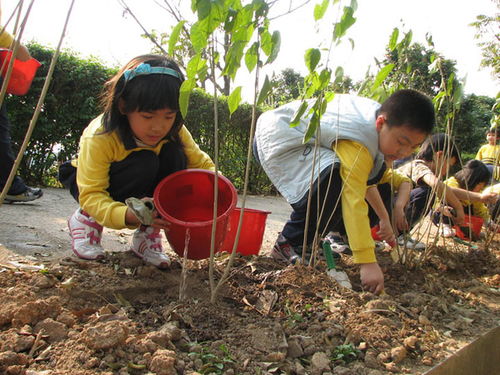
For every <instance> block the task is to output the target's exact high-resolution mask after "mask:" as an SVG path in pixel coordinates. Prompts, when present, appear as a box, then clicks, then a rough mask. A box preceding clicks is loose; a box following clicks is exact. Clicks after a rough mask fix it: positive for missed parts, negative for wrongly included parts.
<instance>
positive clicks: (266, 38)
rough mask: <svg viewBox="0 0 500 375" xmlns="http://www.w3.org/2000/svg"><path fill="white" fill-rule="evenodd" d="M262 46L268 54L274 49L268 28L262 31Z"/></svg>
mask: <svg viewBox="0 0 500 375" xmlns="http://www.w3.org/2000/svg"><path fill="white" fill-rule="evenodd" d="M260 48H262V51H263V52H264V53H265V54H266V56H269V55H271V51H272V50H273V41H272V37H271V34H270V33H269V31H267V28H266V29H265V30H263V31H261V33H260Z"/></svg>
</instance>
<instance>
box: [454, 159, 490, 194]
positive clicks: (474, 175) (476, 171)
mask: <svg viewBox="0 0 500 375" xmlns="http://www.w3.org/2000/svg"><path fill="white" fill-rule="evenodd" d="M454 177H455V178H456V179H457V181H458V185H459V186H460V187H461V188H462V189H465V190H473V189H474V188H475V187H476V186H477V185H478V184H480V183H481V182H483V183H484V184H485V185H487V184H488V183H489V182H490V179H491V173H490V170H489V169H488V167H487V166H486V165H485V164H484V163H483V162H482V161H480V160H475V159H472V160H469V161H468V162H467V163H465V165H464V167H463V168H462V169H461V170H459V171H458V172H457V173H455V175H454Z"/></svg>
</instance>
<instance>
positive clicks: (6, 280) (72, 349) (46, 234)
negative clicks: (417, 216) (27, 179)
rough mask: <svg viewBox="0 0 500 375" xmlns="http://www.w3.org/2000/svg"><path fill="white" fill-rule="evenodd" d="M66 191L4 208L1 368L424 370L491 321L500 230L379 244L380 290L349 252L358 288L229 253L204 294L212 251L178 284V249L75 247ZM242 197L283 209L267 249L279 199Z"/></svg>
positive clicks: (372, 374) (121, 242) (249, 373)
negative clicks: (140, 252)
mask: <svg viewBox="0 0 500 375" xmlns="http://www.w3.org/2000/svg"><path fill="white" fill-rule="evenodd" d="M67 195H68V194H67V192H64V191H60V190H55V189H48V190H47V191H46V195H45V196H44V197H43V198H42V199H41V200H39V201H38V202H36V203H32V204H24V205H3V206H2V207H0V212H1V215H0V233H1V234H0V236H1V237H0V242H1V243H2V245H0V373H1V374H31V375H36V374H40V375H42V374H43V375H58V374H77V375H79V374H81V375H90V374H92V375H93V374H120V375H124V374H196V373H199V374H226V375H231V374H241V375H243V374H246V375H254V374H311V375H316V374H318V375H319V374H324V375H327V374H344V375H346V374H353V375H355V374H356V375H358V374H359V375H363V374H364V375H377V374H386V373H387V374H388V373H400V374H404V373H408V374H421V373H423V372H425V371H426V370H428V369H429V368H430V367H432V366H434V365H436V364H438V363H439V362H441V361H442V360H444V359H445V358H446V357H448V356H449V355H450V354H451V353H453V352H455V351H456V350H457V349H459V348H461V347H462V346H464V345H465V344H467V343H469V342H471V341H472V340H473V339H475V338H476V337H478V336H479V335H481V334H483V333H485V332H486V331H488V330H489V329H491V328H493V327H495V326H497V325H498V318H499V296H500V292H499V291H500V275H499V273H500V260H499V258H500V251H499V245H500V241H499V240H500V238H498V240H497V238H495V239H494V241H493V242H492V243H491V244H490V246H489V249H485V248H484V243H483V242H477V243H476V244H477V245H478V248H477V249H474V248H469V247H467V246H464V245H460V244H457V243H455V242H453V241H452V240H446V242H444V241H443V240H439V241H438V245H439V246H435V247H432V248H431V250H430V253H428V254H427V255H428V256H427V259H426V260H423V261H422V262H421V264H420V265H419V266H418V268H413V269H409V267H407V266H401V265H399V264H397V263H394V261H393V259H392V258H391V255H390V253H389V252H387V251H384V252H381V253H379V254H378V259H379V262H380V263H381V265H382V267H383V269H384V273H385V275H386V294H385V295H383V296H380V297H377V296H374V295H372V294H370V293H365V292H363V291H361V288H360V283H359V273H358V271H357V267H355V266H354V265H352V264H351V262H350V259H349V258H348V257H344V258H343V259H342V262H341V265H342V266H343V267H344V269H345V270H346V272H347V273H348V274H349V276H350V278H351V281H352V282H353V286H354V290H353V291H351V290H347V289H344V288H342V287H340V286H338V284H337V283H336V282H335V281H333V280H332V279H330V278H329V277H328V276H327V275H326V273H325V272H324V266H323V265H322V264H321V263H320V264H319V266H318V267H317V268H316V269H313V268H311V267H304V266H288V267H286V266H285V265H284V264H281V263H279V262H277V261H274V260H272V259H270V258H268V257H265V256H260V257H237V258H236V261H235V264H234V266H233V269H232V271H231V274H230V279H229V281H228V282H227V283H226V284H224V286H223V287H222V288H221V290H220V293H219V295H218V298H217V300H216V302H215V303H210V281H209V272H208V262H207V261H199V262H194V261H189V262H188V264H187V265H186V269H187V270H188V272H187V277H186V284H185V286H184V288H181V284H182V283H181V280H182V266H181V263H182V260H180V259H178V258H176V261H175V262H174V264H173V266H172V268H171V269H170V270H165V271H160V270H158V269H156V268H154V267H150V266H147V265H144V264H143V263H142V261H140V260H139V259H137V258H136V257H135V256H133V255H132V254H131V253H130V252H128V251H124V250H126V248H127V245H126V243H127V242H128V240H129V237H130V231H108V232H107V233H106V236H107V238H106V237H105V242H104V244H105V248H106V249H111V250H113V251H110V252H109V254H108V256H107V257H106V259H105V260H103V261H100V262H92V261H82V260H78V259H76V258H74V257H72V256H70V253H69V250H68V246H69V238H68V237H67V232H66V231H67V230H66V229H65V219H66V217H67V216H69V214H71V212H72V211H73V210H74V209H75V208H76V204H75V203H74V202H71V200H70V199H69V198H68V197H67ZM272 204H274V206H272ZM259 205H260V206H259ZM247 207H252V208H262V207H266V209H270V210H272V211H278V213H279V214H278V216H271V217H270V220H269V227H268V228H267V231H266V238H265V240H264V247H265V248H266V249H268V248H269V246H270V244H272V242H273V241H274V238H275V236H276V228H279V226H281V224H282V222H283V221H282V220H284V219H285V218H286V213H287V211H288V208H287V206H286V205H284V204H283V202H282V200H279V199H278V198H274V199H271V198H259V197H257V198H255V199H254V200H251V201H250V202H247ZM269 207H273V208H269ZM279 215H281V216H279ZM279 219H281V222H280V220H279ZM275 226H276V227H275ZM277 230H279V229H277ZM106 241H107V242H106ZM227 261H228V257H227V255H222V256H219V257H218V258H217V260H216V262H215V270H214V276H215V278H216V279H218V278H219V277H220V276H221V275H222V273H223V270H224V266H225V265H226V264H227ZM42 266H43V269H41V267H42ZM181 290H184V291H185V292H181ZM347 344H350V346H346V345H347Z"/></svg>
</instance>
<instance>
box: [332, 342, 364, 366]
mask: <svg viewBox="0 0 500 375" xmlns="http://www.w3.org/2000/svg"><path fill="white" fill-rule="evenodd" d="M359 353H360V351H359V350H358V349H356V348H355V347H354V346H353V345H352V344H346V345H339V346H337V347H336V348H335V349H333V351H332V357H331V359H332V361H334V362H342V363H349V362H352V361H354V360H356V359H357V358H358V354H359Z"/></svg>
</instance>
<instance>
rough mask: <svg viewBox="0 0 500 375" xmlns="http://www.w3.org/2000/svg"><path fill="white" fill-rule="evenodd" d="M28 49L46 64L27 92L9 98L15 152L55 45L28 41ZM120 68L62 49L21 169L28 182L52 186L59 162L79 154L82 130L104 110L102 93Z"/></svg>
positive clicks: (31, 114)
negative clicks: (44, 45) (101, 102)
mask: <svg viewBox="0 0 500 375" xmlns="http://www.w3.org/2000/svg"><path fill="white" fill-rule="evenodd" d="M27 47H28V48H29V50H30V53H31V55H32V56H33V57H34V58H35V59H37V60H38V61H40V62H41V63H42V66H41V67H40V68H39V70H38V72H37V75H36V76H35V78H34V80H33V83H32V85H31V88H30V90H29V91H28V93H27V94H26V95H24V96H14V95H9V96H7V97H6V98H5V100H6V103H7V108H8V113H9V118H10V121H11V122H12V124H13V126H12V139H13V146H14V152H17V150H18V147H19V146H20V145H21V143H22V142H23V140H24V135H25V134H26V130H27V128H28V125H29V122H30V120H31V117H32V116H33V112H34V110H35V107H36V104H37V102H38V98H39V96H40V93H41V90H42V88H43V84H44V81H45V77H46V75H47V71H48V68H49V65H50V61H51V60H52V56H53V54H54V50H53V49H50V48H46V47H43V46H41V45H40V44H37V43H28V44H27ZM116 70H117V69H115V68H109V67H107V66H105V65H103V63H101V62H100V61H99V60H97V59H96V58H87V59H84V58H81V57H80V56H79V55H78V54H77V53H76V52H74V51H71V50H66V51H62V52H61V53H60V55H59V58H58V60H57V63H56V66H55V69H54V74H53V76H52V81H51V84H50V86H49V90H48V92H47V96H46V98H45V103H44V105H43V109H42V113H41V114H40V117H39V118H38V121H37V125H36V127H35V129H34V131H33V134H32V137H31V141H30V145H29V147H28V148H27V150H26V155H24V157H23V159H22V161H21V165H20V167H19V171H20V174H21V176H22V177H23V178H24V179H25V180H26V181H27V182H28V183H29V184H33V185H47V184H53V183H54V176H55V175H56V171H55V170H54V166H55V165H57V163H56V162H57V161H65V160H69V159H71V158H72V157H73V156H75V155H76V152H77V148H78V140H79V139H80V135H81V132H82V131H83V129H84V128H85V127H86V126H87V125H88V124H89V122H90V121H91V120H92V119H93V118H94V117H95V116H97V114H98V113H99V112H100V108H99V107H100V106H99V96H100V93H101V90H102V88H103V86H104V83H105V82H106V81H107V80H108V79H109V78H110V77H111V76H112V75H113V74H114V73H115V72H116ZM49 171H50V172H49Z"/></svg>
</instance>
